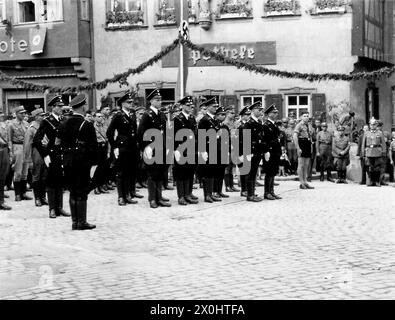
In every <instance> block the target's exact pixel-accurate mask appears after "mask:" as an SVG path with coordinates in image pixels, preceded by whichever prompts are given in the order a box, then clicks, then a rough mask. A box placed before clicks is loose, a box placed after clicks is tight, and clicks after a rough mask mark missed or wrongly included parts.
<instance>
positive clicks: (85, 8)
mask: <svg viewBox="0 0 395 320" xmlns="http://www.w3.org/2000/svg"><path fill="white" fill-rule="evenodd" d="M81 19H82V20H88V21H89V1H88V0H81Z"/></svg>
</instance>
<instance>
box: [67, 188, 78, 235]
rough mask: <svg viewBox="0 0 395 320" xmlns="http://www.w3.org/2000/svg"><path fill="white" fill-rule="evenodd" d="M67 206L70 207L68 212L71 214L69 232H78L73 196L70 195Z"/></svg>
mask: <svg viewBox="0 0 395 320" xmlns="http://www.w3.org/2000/svg"><path fill="white" fill-rule="evenodd" d="M69 205H70V212H71V222H72V225H71V230H78V217H77V212H76V205H77V203H76V201H75V199H74V197H73V196H71V195H70V199H69Z"/></svg>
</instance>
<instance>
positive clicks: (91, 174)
mask: <svg viewBox="0 0 395 320" xmlns="http://www.w3.org/2000/svg"><path fill="white" fill-rule="evenodd" d="M96 168H97V166H92V167H91V171H90V177H91V179H92V178H93V176H94V175H95V171H96Z"/></svg>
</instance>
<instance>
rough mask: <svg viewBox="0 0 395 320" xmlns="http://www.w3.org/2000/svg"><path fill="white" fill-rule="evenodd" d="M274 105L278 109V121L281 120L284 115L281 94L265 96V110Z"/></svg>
mask: <svg viewBox="0 0 395 320" xmlns="http://www.w3.org/2000/svg"><path fill="white" fill-rule="evenodd" d="M271 104H274V105H275V106H276V108H277V109H278V119H279V120H281V119H282V117H283V114H284V109H283V96H282V95H281V94H267V95H265V109H266V108H267V107H268V106H270V105H271Z"/></svg>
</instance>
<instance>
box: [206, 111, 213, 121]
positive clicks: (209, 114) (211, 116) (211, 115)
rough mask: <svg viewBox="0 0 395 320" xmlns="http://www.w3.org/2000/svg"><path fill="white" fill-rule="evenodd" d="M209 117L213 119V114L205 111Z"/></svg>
mask: <svg viewBox="0 0 395 320" xmlns="http://www.w3.org/2000/svg"><path fill="white" fill-rule="evenodd" d="M206 114H207V115H208V116H209V117H210V118H211V119H214V115H213V114H211V113H210V112H209V111H207V113H206Z"/></svg>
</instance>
